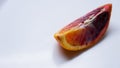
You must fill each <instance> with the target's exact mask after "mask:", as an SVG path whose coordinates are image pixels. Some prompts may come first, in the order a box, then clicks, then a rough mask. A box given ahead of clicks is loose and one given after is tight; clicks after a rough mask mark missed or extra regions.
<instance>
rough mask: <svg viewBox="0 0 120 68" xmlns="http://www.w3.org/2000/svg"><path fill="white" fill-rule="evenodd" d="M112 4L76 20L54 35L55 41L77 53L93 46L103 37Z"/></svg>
mask: <svg viewBox="0 0 120 68" xmlns="http://www.w3.org/2000/svg"><path fill="white" fill-rule="evenodd" d="M111 10H112V4H105V5H103V6H101V7H98V8H97V9H95V10H93V11H91V12H89V13H87V14H86V15H84V16H82V17H80V18H78V19H77V20H75V21H73V22H72V23H70V24H68V25H67V26H65V27H64V28H62V29H61V30H60V31H59V32H57V33H55V35H54V37H55V39H56V40H57V41H58V42H59V43H60V45H61V46H62V47H63V48H64V49H67V50H71V51H77V50H82V49H85V48H88V47H89V46H93V45H95V44H96V43H97V42H99V41H100V39H101V38H102V37H103V36H104V34H105V32H106V30H107V28H108V25H109V20H110V16H111Z"/></svg>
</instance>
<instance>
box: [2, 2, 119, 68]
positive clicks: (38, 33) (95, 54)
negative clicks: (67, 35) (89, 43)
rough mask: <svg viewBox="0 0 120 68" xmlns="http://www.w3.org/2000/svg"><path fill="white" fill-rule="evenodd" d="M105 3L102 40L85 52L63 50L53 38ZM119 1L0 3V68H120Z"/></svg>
mask: <svg viewBox="0 0 120 68" xmlns="http://www.w3.org/2000/svg"><path fill="white" fill-rule="evenodd" d="M106 3H112V4H113V12H112V17H111V21H110V26H109V28H108V31H107V33H106V36H105V38H104V39H103V40H102V41H101V42H99V43H98V44H96V46H94V47H92V48H90V49H88V50H87V51H84V52H68V51H65V50H63V49H62V48H61V47H60V46H59V45H58V44H57V42H56V40H55V39H54V37H53V35H54V33H55V32H57V31H58V30H59V29H61V28H62V27H63V26H65V25H67V24H68V23H70V22H72V21H74V20H75V19H77V18H79V17H81V16H83V15H84V14H86V13H87V12H89V11H91V10H93V9H95V8H97V7H98V6H101V5H104V4H106ZM119 20H120V1H119V0H103V1H102V0H101V1H100V0H92V1H86V0H0V68H58V67H59V68H120V53H119V52H120V45H119V43H120V41H119V40H120V35H119V34H120V22H119Z"/></svg>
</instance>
